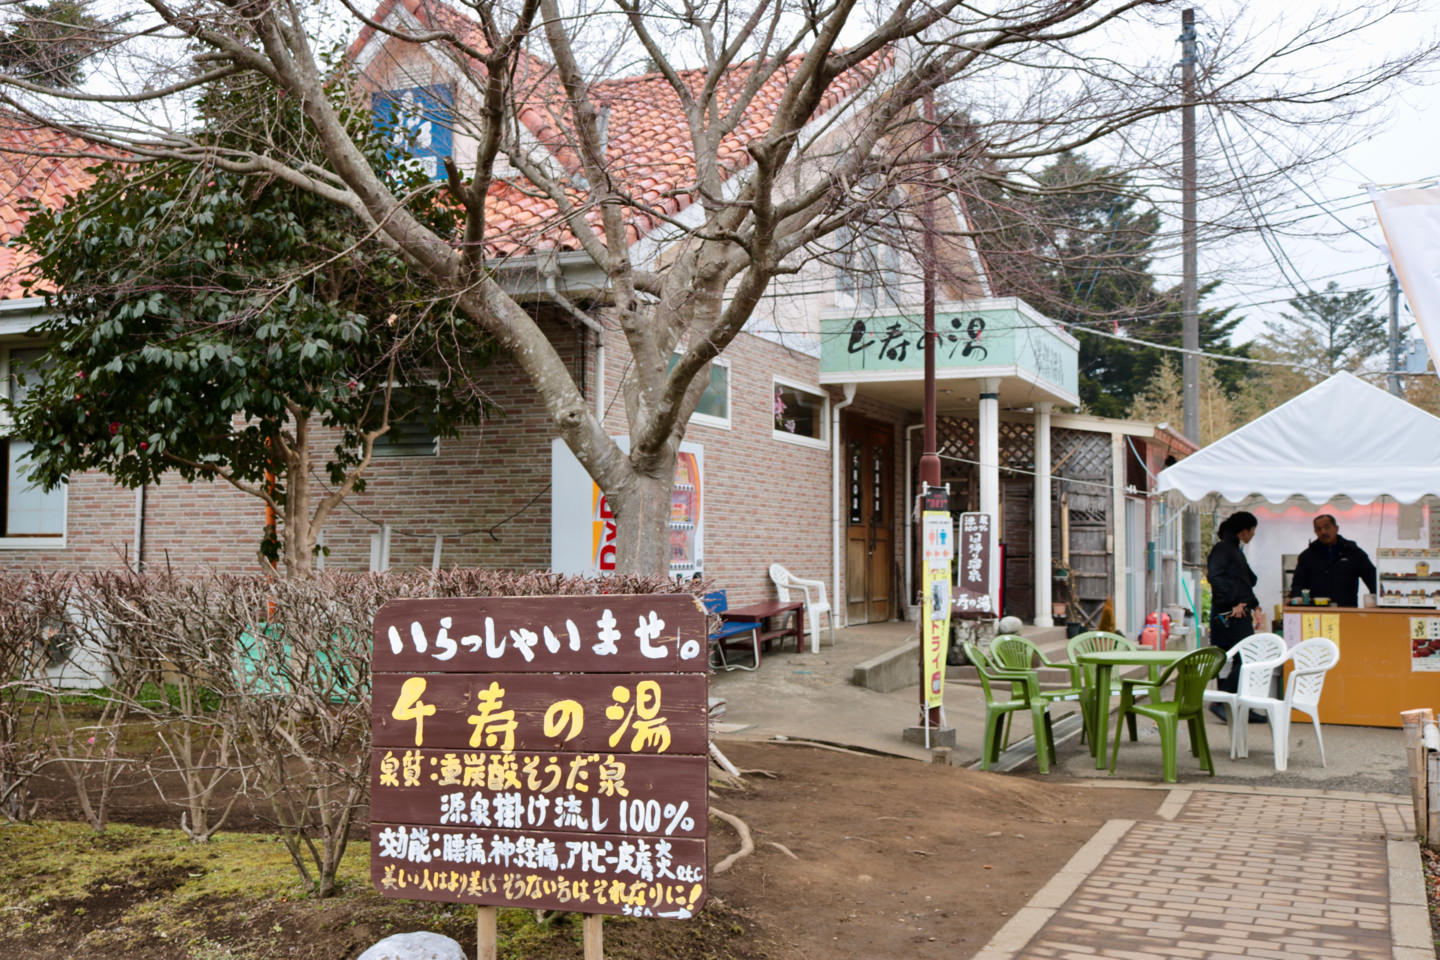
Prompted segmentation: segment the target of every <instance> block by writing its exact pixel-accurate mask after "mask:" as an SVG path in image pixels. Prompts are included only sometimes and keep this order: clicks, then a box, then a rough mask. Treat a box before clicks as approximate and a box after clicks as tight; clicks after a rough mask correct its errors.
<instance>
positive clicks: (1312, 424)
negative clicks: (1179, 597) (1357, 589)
mask: <svg viewBox="0 0 1440 960" xmlns="http://www.w3.org/2000/svg"><path fill="white" fill-rule="evenodd" d="M1159 489H1160V490H1161V491H1162V492H1163V493H1164V495H1165V497H1166V499H1167V500H1168V501H1169V502H1170V503H1171V505H1172V506H1175V507H1177V508H1178V507H1182V506H1185V505H1187V504H1188V505H1194V506H1199V507H1201V508H1202V509H1207V510H1213V509H1215V508H1217V507H1220V506H1222V505H1225V506H1237V507H1243V508H1244V509H1246V510H1250V511H1251V512H1253V513H1254V514H1255V515H1256V517H1257V518H1258V519H1259V521H1260V524H1259V527H1258V528H1257V530H1256V533H1255V539H1254V540H1252V541H1251V542H1250V544H1249V546H1248V547H1247V548H1246V551H1245V552H1246V554H1247V555H1248V556H1249V558H1250V566H1251V568H1252V569H1253V570H1254V571H1255V573H1256V574H1257V575H1258V576H1259V578H1260V582H1259V583H1258V584H1256V587H1255V592H1256V594H1257V595H1258V596H1259V598H1260V602H1261V604H1262V605H1263V606H1264V607H1265V608H1266V609H1267V610H1268V609H1270V606H1271V605H1272V604H1275V603H1278V602H1280V600H1281V578H1282V576H1283V573H1282V563H1281V561H1282V558H1283V556H1284V555H1286V554H1297V553H1299V552H1300V551H1301V550H1303V549H1304V548H1305V546H1306V544H1307V543H1308V542H1309V540H1310V537H1311V533H1312V531H1311V521H1312V520H1313V519H1314V516H1315V514H1317V513H1322V512H1323V513H1329V514H1332V515H1333V516H1335V517H1336V519H1337V521H1338V522H1339V525H1340V532H1341V533H1342V534H1343V535H1344V536H1346V537H1349V538H1350V539H1352V540H1354V541H1356V542H1357V543H1358V544H1360V546H1361V547H1363V548H1364V549H1365V550H1366V551H1367V552H1368V553H1369V554H1370V556H1371V558H1372V559H1373V558H1374V557H1375V556H1376V555H1377V551H1378V550H1379V548H1380V547H1382V546H1401V547H1425V546H1428V543H1429V541H1430V539H1431V538H1430V536H1428V535H1427V531H1426V526H1427V524H1426V521H1425V516H1426V515H1427V514H1429V515H1430V517H1429V521H1430V525H1434V524H1435V523H1436V516H1435V514H1436V512H1437V511H1436V506H1435V504H1436V503H1437V501H1436V500H1434V497H1436V496H1440V418H1437V417H1433V416H1431V415H1430V414H1428V413H1426V412H1425V411H1423V410H1421V409H1419V408H1418V407H1415V406H1413V405H1411V404H1409V403H1407V402H1405V401H1404V400H1401V399H1400V398H1399V397H1394V396H1391V395H1390V394H1388V393H1386V392H1385V391H1383V390H1380V389H1379V388H1377V387H1372V386H1370V385H1369V384H1368V383H1365V382H1364V381H1363V380H1360V379H1359V378H1357V377H1354V376H1352V375H1350V374H1348V373H1337V374H1335V375H1334V376H1333V377H1331V378H1330V379H1328V380H1326V381H1325V382H1324V383H1321V384H1318V385H1317V386H1314V387H1311V388H1310V389H1309V390H1307V391H1305V392H1304V393H1302V394H1301V395H1300V396H1298V397H1296V398H1295V399H1293V400H1291V401H1289V402H1288V403H1285V404H1283V405H1281V406H1279V407H1276V408H1275V409H1274V410H1272V411H1270V412H1269V413H1267V414H1265V416H1263V417H1260V418H1259V419H1257V420H1254V421H1252V422H1251V423H1248V424H1246V425H1245V426H1243V427H1241V428H1240V429H1238V430H1236V431H1234V432H1233V433H1230V434H1228V435H1226V436H1224V437H1222V438H1221V439H1219V440H1217V441H1215V442H1214V443H1212V444H1210V445H1209V446H1208V447H1205V448H1203V449H1201V450H1200V451H1198V452H1197V453H1194V454H1192V455H1191V456H1189V457H1186V458H1185V459H1184V460H1182V461H1181V462H1179V463H1177V464H1175V465H1174V466H1172V467H1167V468H1165V469H1164V470H1162V471H1160V477H1159ZM1420 501H1425V502H1426V503H1427V504H1430V505H1431V506H1430V509H1429V510H1424V509H1422V508H1421V507H1419V506H1414V507H1408V506H1407V507H1404V508H1402V507H1400V506H1399V505H1400V504H1417V503H1418V502H1420Z"/></svg>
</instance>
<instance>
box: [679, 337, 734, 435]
mask: <svg viewBox="0 0 1440 960" xmlns="http://www.w3.org/2000/svg"><path fill="white" fill-rule="evenodd" d="M671 358H672V362H671V365H670V369H671V370H673V369H674V365H675V362H678V361H679V359H680V351H678V350H677V351H676V352H675V353H673V354H671ZM710 363H711V365H712V366H716V367H721V368H723V369H724V371H725V416H723V417H717V416H715V415H714V414H710V413H701V412H700V411H699V410H698V409H697V410H696V411H695V412H694V413H692V414H690V425H691V426H699V427H713V428H714V429H716V430H729V429H731V423H732V422H733V420H734V416H735V368H734V367H732V366H731V365H730V360H729V359H728V358H725V357H716V358H715V359H714V360H711V361H710ZM666 373H667V374H668V373H669V370H667V371H666ZM705 389H706V390H709V389H710V387H709V386H708V385H707V386H706V387H705Z"/></svg>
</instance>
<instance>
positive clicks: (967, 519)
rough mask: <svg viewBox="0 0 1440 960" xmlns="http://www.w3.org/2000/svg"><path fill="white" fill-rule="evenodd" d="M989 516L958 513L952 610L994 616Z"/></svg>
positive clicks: (985, 514)
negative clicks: (956, 559) (958, 540)
mask: <svg viewBox="0 0 1440 960" xmlns="http://www.w3.org/2000/svg"><path fill="white" fill-rule="evenodd" d="M990 544H991V531H990V514H988V513H962V514H960V546H959V550H960V566H959V569H958V570H957V571H956V575H955V610H956V612H959V613H970V614H975V613H979V614H985V615H987V616H993V615H994V614H995V601H994V600H993V599H992V591H991V585H990Z"/></svg>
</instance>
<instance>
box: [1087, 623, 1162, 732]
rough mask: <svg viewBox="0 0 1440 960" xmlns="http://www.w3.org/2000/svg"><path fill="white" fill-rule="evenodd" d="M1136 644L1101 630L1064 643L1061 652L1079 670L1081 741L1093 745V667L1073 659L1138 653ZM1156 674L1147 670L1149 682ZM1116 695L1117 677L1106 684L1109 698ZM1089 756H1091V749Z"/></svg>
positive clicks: (1131, 724)
mask: <svg viewBox="0 0 1440 960" xmlns="http://www.w3.org/2000/svg"><path fill="white" fill-rule="evenodd" d="M1138 649H1140V647H1139V645H1138V644H1136V643H1135V641H1133V640H1131V639H1129V638H1128V637H1122V636H1121V635H1120V634H1118V633H1110V632H1108V631H1105V630H1091V631H1089V632H1087V633H1081V634H1077V635H1075V636H1073V637H1071V638H1070V639H1069V641H1067V642H1066V644H1065V653H1066V654H1067V655H1068V656H1069V657H1070V661H1071V664H1072V665H1073V666H1075V667H1076V668H1078V669H1079V670H1081V671H1082V674H1081V679H1080V680H1079V681H1078V682H1079V684H1080V710H1081V712H1082V713H1083V714H1084V715H1085V739H1086V742H1088V743H1091V744H1094V743H1095V731H1093V730H1091V729H1090V718H1091V717H1092V716H1094V715H1095V667H1094V666H1092V665H1089V664H1079V663H1075V657H1076V655H1077V654H1081V653H1100V652H1103V651H1107V650H1138ZM1157 675H1158V672H1157V671H1156V670H1151V671H1150V679H1151V680H1154V679H1155V677H1156V676H1157ZM1119 693H1120V678H1119V677H1112V679H1111V681H1110V695H1111V696H1112V697H1113V696H1117V695H1119ZM1129 722H1130V739H1131V740H1132V741H1133V740H1135V739H1136V727H1135V717H1134V716H1133V715H1132V716H1131V717H1130V721H1129ZM1090 752H1091V754H1094V752H1095V751H1094V750H1093V749H1092V750H1091V751H1090Z"/></svg>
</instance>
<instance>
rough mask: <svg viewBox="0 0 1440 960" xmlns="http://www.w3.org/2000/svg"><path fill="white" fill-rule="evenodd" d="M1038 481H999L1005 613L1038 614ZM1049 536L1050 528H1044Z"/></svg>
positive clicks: (1029, 617) (1028, 617) (1029, 616)
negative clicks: (1036, 535)
mask: <svg viewBox="0 0 1440 960" xmlns="http://www.w3.org/2000/svg"><path fill="white" fill-rule="evenodd" d="M1034 499H1035V484H1034V481H1032V480H1031V479H1030V478H1029V477H1026V478H1025V479H1023V480H1002V481H1000V510H1001V512H1002V513H1003V514H1004V521H1003V522H1002V523H1001V525H1000V539H1001V540H1003V541H1004V542H1005V615H1006V616H1007V617H1019V618H1020V619H1021V620H1033V619H1034V617H1035V536H1034V535H1035V534H1036V533H1037V532H1038V531H1036V530H1035V523H1034V517H1035V513H1034V503H1033V501H1034ZM1045 535H1046V536H1048V535H1049V531H1048V530H1047V531H1045Z"/></svg>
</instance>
